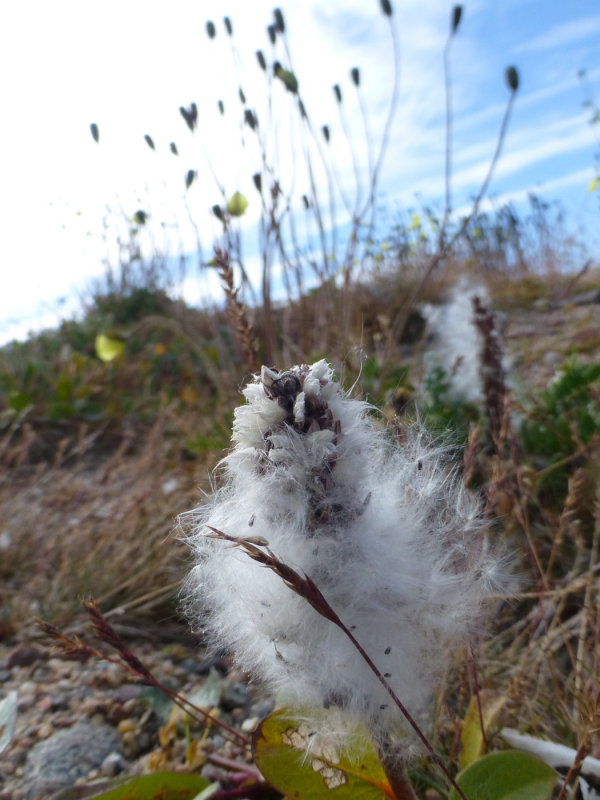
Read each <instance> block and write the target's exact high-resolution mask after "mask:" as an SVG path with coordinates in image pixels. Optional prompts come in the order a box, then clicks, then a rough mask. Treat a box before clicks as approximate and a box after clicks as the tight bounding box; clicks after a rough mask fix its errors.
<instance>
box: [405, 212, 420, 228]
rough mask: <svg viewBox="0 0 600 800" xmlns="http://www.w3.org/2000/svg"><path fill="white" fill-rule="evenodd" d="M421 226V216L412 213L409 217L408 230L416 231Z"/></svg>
mask: <svg viewBox="0 0 600 800" xmlns="http://www.w3.org/2000/svg"><path fill="white" fill-rule="evenodd" d="M420 228H421V217H420V216H419V215H418V214H413V215H412V217H411V219H410V225H409V226H408V230H409V231H418V230H420Z"/></svg>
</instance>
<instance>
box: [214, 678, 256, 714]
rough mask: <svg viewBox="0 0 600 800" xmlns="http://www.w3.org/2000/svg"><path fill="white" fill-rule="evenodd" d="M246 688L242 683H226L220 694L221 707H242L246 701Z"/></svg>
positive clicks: (226, 709) (231, 708)
mask: <svg viewBox="0 0 600 800" xmlns="http://www.w3.org/2000/svg"><path fill="white" fill-rule="evenodd" d="M248 695H249V693H248V689H247V687H246V686H244V684H243V683H228V684H227V685H226V686H225V689H224V690H223V694H222V696H221V703H220V705H221V708H223V709H225V711H232V710H233V709H234V708H242V707H243V706H245V705H246V704H247V703H248Z"/></svg>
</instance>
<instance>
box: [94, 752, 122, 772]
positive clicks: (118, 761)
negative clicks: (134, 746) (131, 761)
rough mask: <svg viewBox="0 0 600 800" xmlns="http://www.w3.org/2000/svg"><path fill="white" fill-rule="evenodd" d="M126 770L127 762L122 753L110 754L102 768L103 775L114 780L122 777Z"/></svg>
mask: <svg viewBox="0 0 600 800" xmlns="http://www.w3.org/2000/svg"><path fill="white" fill-rule="evenodd" d="M124 769H125V761H124V759H123V756H122V755H121V754H120V753H109V754H108V755H107V756H106V758H105V759H104V761H103V762H102V765H101V766H100V772H101V774H102V775H105V776H106V777H107V778H114V777H116V776H117V775H120V773H121V772H123V770H124Z"/></svg>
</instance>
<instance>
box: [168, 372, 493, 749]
mask: <svg viewBox="0 0 600 800" xmlns="http://www.w3.org/2000/svg"><path fill="white" fill-rule="evenodd" d="M244 396H245V398H246V401H247V402H246V403H245V404H244V405H242V406H240V407H239V408H238V409H237V410H236V412H235V419H234V425H233V437H232V441H233V448H232V450H231V452H230V453H229V454H228V455H227V456H226V458H224V459H223V462H222V464H221V469H222V471H223V480H222V485H221V486H220V488H218V489H216V490H215V492H214V493H213V496H212V497H211V498H210V500H209V502H207V503H206V504H205V505H203V506H201V507H200V508H198V509H195V510H194V511H191V512H189V513H188V514H187V515H184V516H183V517H182V520H181V522H182V528H183V529H184V531H186V532H187V538H188V540H189V543H190V545H191V547H192V549H193V551H194V555H195V562H196V566H195V567H194V568H193V570H192V572H191V574H190V576H189V578H188V581H187V584H186V590H185V600H186V608H187V611H188V612H189V614H190V616H191V617H192V618H193V619H194V620H195V621H196V623H197V624H199V626H200V627H201V629H202V630H203V632H204V634H205V636H206V637H207V640H208V641H209V642H210V643H211V644H212V645H213V646H214V647H216V648H220V649H223V648H224V649H226V650H228V651H229V652H231V653H232V654H233V656H234V657H235V659H236V660H237V661H238V662H239V664H240V665H241V666H242V667H243V668H244V669H246V670H247V671H249V672H250V673H252V674H253V675H254V676H255V677H256V678H258V679H260V680H262V681H264V682H265V684H266V685H267V686H268V687H269V688H270V689H271V690H273V691H275V692H277V693H278V694H279V697H280V699H281V700H282V701H283V702H287V703H294V704H300V705H302V706H307V705H308V706H310V705H315V706H323V705H332V704H333V705H336V706H339V707H340V708H342V709H344V711H349V712H351V713H352V714H353V715H355V716H358V717H359V718H360V719H362V720H363V721H365V722H366V723H367V724H368V725H369V726H370V727H371V729H373V730H377V729H382V730H385V731H386V735H387V736H389V735H390V733H391V734H392V735H393V732H394V731H397V730H400V729H402V728H403V727H404V724H403V720H402V717H401V714H400V712H399V710H398V709H397V708H396V707H395V706H394V705H393V703H392V701H391V699H390V697H389V695H388V694H387V693H386V691H385V690H384V688H383V687H382V686H381V684H380V683H379V682H378V681H377V679H376V677H375V675H374V674H373V673H372V672H371V671H370V669H369V668H368V667H367V665H366V664H365V662H364V661H363V659H362V658H361V656H360V655H359V653H358V652H357V651H356V649H355V648H354V647H353V645H352V644H351V642H350V641H349V640H348V638H347V637H346V636H345V635H344V634H343V632H342V631H341V630H340V629H339V628H337V627H336V626H335V625H333V624H332V623H331V622H329V621H328V620H327V619H325V618H323V617H321V616H320V615H319V614H318V613H317V612H316V611H315V610H314V609H313V608H312V607H311V606H310V605H309V604H308V603H307V602H306V601H305V600H304V599H303V598H301V597H299V596H298V595H296V594H294V592H292V591H291V590H290V589H289V588H288V587H287V586H286V585H285V584H284V583H283V581H282V580H281V578H279V577H278V576H277V575H275V574H274V573H272V572H271V571H269V570H267V569H265V568H264V567H262V566H261V565H260V564H258V563H256V562H255V561H253V560H251V559H250V558H249V557H248V556H247V555H245V554H244V553H243V552H241V551H240V550H239V548H232V547H231V546H228V545H227V544H226V543H223V542H222V541H218V540H215V539H211V538H208V537H207V536H206V533H207V526H212V527H214V528H217V529H219V530H222V531H224V532H225V533H227V534H230V535H232V536H236V537H247V536H251V537H261V538H262V539H265V540H267V541H268V543H269V547H270V549H271V550H272V551H273V553H274V554H275V555H276V556H277V557H278V558H279V559H280V560H282V561H283V562H285V563H287V564H288V565H289V566H291V567H293V568H294V569H295V570H297V571H299V572H300V573H305V574H307V575H309V576H310V577H311V578H312V579H313V580H314V581H315V583H316V584H317V586H318V587H319V589H320V590H321V591H322V593H323V594H324V596H325V597H326V599H327V601H328V602H329V604H330V605H331V606H332V607H333V609H334V610H335V611H336V612H337V613H338V615H339V616H340V617H341V619H342V620H343V621H344V623H345V624H346V625H347V626H348V627H349V628H351V630H352V632H353V634H354V635H355V636H356V638H357V640H358V641H359V642H360V643H361V644H362V646H363V647H364V648H365V649H366V650H367V652H368V653H369V655H370V656H371V658H372V659H373V661H374V662H375V663H376V665H377V666H378V668H379V669H380V670H381V672H382V673H383V674H385V675H386V677H387V678H388V680H389V683H390V684H391V686H392V687H393V689H394V690H395V692H396V694H397V695H398V696H399V697H400V699H401V700H402V702H403V703H404V704H405V705H406V706H407V707H408V709H409V710H410V711H411V712H412V713H413V714H416V715H419V714H420V713H421V712H422V711H423V709H424V708H425V707H426V705H427V703H428V702H429V699H430V695H431V691H432V688H433V686H434V683H435V680H436V679H437V678H438V677H439V675H440V674H441V672H442V671H443V670H444V669H445V668H446V667H447V666H448V663H449V660H450V659H451V657H452V655H453V654H454V653H456V650H457V648H458V647H459V646H460V645H461V643H463V642H464V641H465V639H466V638H467V637H468V635H469V634H470V633H471V632H472V628H473V625H474V623H475V621H476V620H477V619H478V617H479V616H480V611H481V607H482V604H483V603H484V601H485V600H486V596H487V595H488V594H489V590H490V584H489V577H490V576H491V575H493V574H494V571H495V564H496V560H495V558H494V557H493V556H492V555H491V554H490V553H489V551H488V548H487V546H486V542H485V538H484V536H483V531H482V526H481V521H480V517H479V508H478V504H477V502H476V501H475V500H474V499H473V497H472V496H471V495H470V494H469V493H468V492H467V491H466V490H465V489H464V488H463V487H462V484H461V483H460V482H459V481H458V480H456V479H455V478H454V477H453V476H452V474H451V473H450V472H449V471H448V470H447V468H446V466H445V465H444V453H443V451H442V450H441V449H440V448H435V447H433V446H432V445H431V443H430V442H429V441H428V439H427V436H426V434H425V433H424V432H423V431H422V430H421V429H420V428H415V429H413V430H410V431H408V432H407V435H406V436H405V437H403V440H402V442H399V441H397V440H392V439H391V438H390V437H388V436H387V434H386V433H385V432H384V431H382V430H381V429H380V428H379V427H378V426H377V425H376V423H375V422H374V421H373V419H372V417H371V416H370V415H369V411H370V409H369V407H368V405H367V404H365V403H363V402H361V401H357V400H353V399H351V398H350V397H348V396H347V395H346V394H345V393H344V392H343V391H342V389H341V387H340V386H339V384H338V383H337V382H336V381H335V380H334V378H333V374H332V370H331V368H330V367H329V365H328V364H327V363H326V362H325V361H319V362H317V363H316V364H313V365H312V366H307V365H302V366H298V367H294V368H292V369H291V370H289V371H288V372H284V373H278V372H275V371H274V370H270V369H267V368H265V367H263V370H262V373H261V376H260V377H259V376H256V378H255V380H254V381H253V382H252V383H250V384H249V385H248V386H247V387H246V388H245V389H244Z"/></svg>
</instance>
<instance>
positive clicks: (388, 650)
mask: <svg viewBox="0 0 600 800" xmlns="http://www.w3.org/2000/svg"><path fill="white" fill-rule="evenodd" d="M383 652H384V653H385V654H386V656H389V654H390V653H391V652H392V648H391V647H386V648H385V650H384V651H383Z"/></svg>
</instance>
